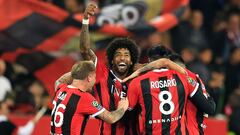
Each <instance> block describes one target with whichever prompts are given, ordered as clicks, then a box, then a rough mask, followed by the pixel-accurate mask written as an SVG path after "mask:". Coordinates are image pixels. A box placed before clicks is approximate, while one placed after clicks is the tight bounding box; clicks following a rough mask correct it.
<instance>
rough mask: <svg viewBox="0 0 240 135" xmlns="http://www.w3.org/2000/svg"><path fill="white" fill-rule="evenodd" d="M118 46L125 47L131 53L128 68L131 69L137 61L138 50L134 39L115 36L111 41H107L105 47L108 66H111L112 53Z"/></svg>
mask: <svg viewBox="0 0 240 135" xmlns="http://www.w3.org/2000/svg"><path fill="white" fill-rule="evenodd" d="M119 48H126V49H128V50H129V52H130V55H131V61H132V63H133V64H132V65H131V67H130V70H131V69H133V66H134V64H136V63H137V61H138V57H139V51H138V47H137V44H136V43H135V41H133V40H132V39H130V38H115V39H114V40H113V41H112V42H110V43H109V45H108V47H107V58H108V64H109V66H110V68H112V66H113V64H112V60H113V57H114V53H115V52H116V50H117V49H119Z"/></svg>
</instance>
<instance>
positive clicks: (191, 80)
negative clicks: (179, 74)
mask: <svg viewBox="0 0 240 135" xmlns="http://www.w3.org/2000/svg"><path fill="white" fill-rule="evenodd" d="M187 80H188V82H189V83H190V84H191V85H192V86H193V87H195V86H196V84H197V82H196V81H195V80H193V79H192V78H191V77H188V79H187Z"/></svg>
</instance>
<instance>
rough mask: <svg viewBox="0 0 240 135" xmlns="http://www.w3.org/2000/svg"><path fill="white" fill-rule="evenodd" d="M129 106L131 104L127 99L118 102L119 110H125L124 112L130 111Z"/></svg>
mask: <svg viewBox="0 0 240 135" xmlns="http://www.w3.org/2000/svg"><path fill="white" fill-rule="evenodd" d="M128 106H129V102H128V99H127V98H123V99H121V100H120V101H119V102H118V109H119V108H123V109H124V111H126V110H127V109H128Z"/></svg>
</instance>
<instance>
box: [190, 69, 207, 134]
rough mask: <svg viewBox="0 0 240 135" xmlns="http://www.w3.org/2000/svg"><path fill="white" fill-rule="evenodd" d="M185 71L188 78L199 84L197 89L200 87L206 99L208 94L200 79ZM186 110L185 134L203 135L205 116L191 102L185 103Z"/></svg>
mask: <svg viewBox="0 0 240 135" xmlns="http://www.w3.org/2000/svg"><path fill="white" fill-rule="evenodd" d="M186 71H187V73H188V75H189V76H190V77H192V78H193V79H195V80H196V81H197V82H198V83H199V84H200V85H199V87H201V90H202V92H203V94H204V95H205V96H206V97H207V95H208V93H207V91H206V88H205V86H204V84H203V82H202V80H201V79H200V77H199V76H198V75H197V74H195V73H193V72H191V71H190V70H188V69H186ZM186 110H187V111H186V120H187V132H188V133H189V135H203V134H204V129H205V128H206V118H207V117H206V115H204V113H203V112H202V111H200V110H199V109H198V108H197V107H196V106H195V105H194V104H193V103H192V102H191V100H188V101H187V106H186Z"/></svg>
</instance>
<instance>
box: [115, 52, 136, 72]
mask: <svg viewBox="0 0 240 135" xmlns="http://www.w3.org/2000/svg"><path fill="white" fill-rule="evenodd" d="M112 64H113V70H114V71H115V72H117V73H118V74H125V73H126V72H128V70H129V67H130V66H131V65H132V61H131V54H130V51H129V50H128V49H127V48H119V49H117V50H116V51H115V53H114V57H113V61H112Z"/></svg>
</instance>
